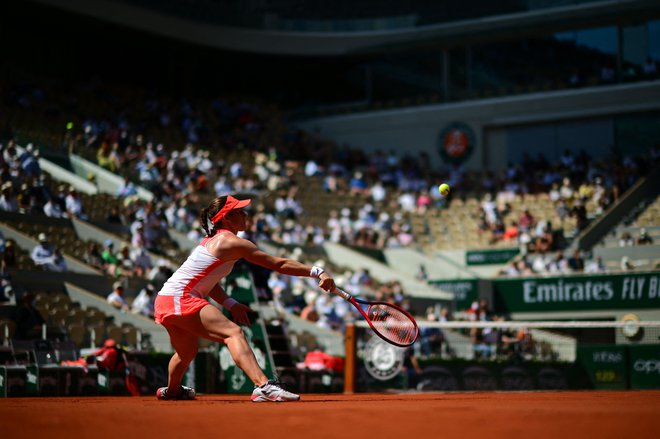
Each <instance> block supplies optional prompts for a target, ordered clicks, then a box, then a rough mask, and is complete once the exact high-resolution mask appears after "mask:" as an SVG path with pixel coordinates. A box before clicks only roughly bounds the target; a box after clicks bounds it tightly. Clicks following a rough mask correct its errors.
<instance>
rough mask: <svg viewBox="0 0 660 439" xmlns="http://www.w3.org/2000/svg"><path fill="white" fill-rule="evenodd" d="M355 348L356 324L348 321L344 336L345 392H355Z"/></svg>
mask: <svg viewBox="0 0 660 439" xmlns="http://www.w3.org/2000/svg"><path fill="white" fill-rule="evenodd" d="M355 348H356V346H355V324H354V323H348V324H347V325H346V334H345V338H344V352H345V355H346V360H345V362H344V393H354V392H355Z"/></svg>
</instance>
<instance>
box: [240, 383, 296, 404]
mask: <svg viewBox="0 0 660 439" xmlns="http://www.w3.org/2000/svg"><path fill="white" fill-rule="evenodd" d="M288 401H300V395H296V394H295V393H291V392H287V391H286V390H284V389H283V388H281V387H280V386H279V385H278V384H277V383H276V382H275V381H273V380H268V382H267V383H266V384H264V385H263V386H261V387H258V386H255V387H254V391H253V392H252V402H288Z"/></svg>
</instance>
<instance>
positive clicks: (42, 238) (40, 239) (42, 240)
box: [38, 232, 48, 242]
mask: <svg viewBox="0 0 660 439" xmlns="http://www.w3.org/2000/svg"><path fill="white" fill-rule="evenodd" d="M38 239H39V242H46V241H48V237H46V234H45V233H43V232H42V233H39V236H38Z"/></svg>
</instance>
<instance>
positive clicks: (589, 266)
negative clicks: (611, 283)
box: [584, 256, 607, 273]
mask: <svg viewBox="0 0 660 439" xmlns="http://www.w3.org/2000/svg"><path fill="white" fill-rule="evenodd" d="M606 271H607V268H606V267H605V264H603V258H602V257H600V256H598V257H597V258H596V259H591V260H590V261H588V262H587V263H586V264H585V266H584V272H585V273H605V272H606Z"/></svg>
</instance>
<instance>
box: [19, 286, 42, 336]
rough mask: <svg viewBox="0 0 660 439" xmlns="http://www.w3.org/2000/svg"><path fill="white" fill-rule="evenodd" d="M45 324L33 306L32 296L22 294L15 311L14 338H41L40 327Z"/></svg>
mask: <svg viewBox="0 0 660 439" xmlns="http://www.w3.org/2000/svg"><path fill="white" fill-rule="evenodd" d="M45 323H46V321H45V320H44V318H43V316H42V315H41V313H40V312H39V310H38V309H37V308H36V307H35V306H34V294H32V293H26V294H24V295H23V297H22V298H21V304H20V306H19V307H18V309H17V310H16V338H17V339H19V340H29V339H33V338H39V337H41V330H42V326H43V325H44V324H45Z"/></svg>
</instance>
